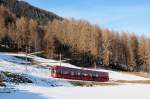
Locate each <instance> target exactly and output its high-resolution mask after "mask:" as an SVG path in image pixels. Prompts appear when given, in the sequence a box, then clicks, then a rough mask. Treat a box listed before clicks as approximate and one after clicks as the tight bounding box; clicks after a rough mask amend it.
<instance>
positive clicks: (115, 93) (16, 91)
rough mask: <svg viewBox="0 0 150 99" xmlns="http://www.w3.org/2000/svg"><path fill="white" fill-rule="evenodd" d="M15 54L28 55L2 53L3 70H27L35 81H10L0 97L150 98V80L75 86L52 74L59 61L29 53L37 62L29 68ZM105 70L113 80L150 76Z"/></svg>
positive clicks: (0, 61)
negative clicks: (27, 82) (51, 68)
mask: <svg viewBox="0 0 150 99" xmlns="http://www.w3.org/2000/svg"><path fill="white" fill-rule="evenodd" d="M16 56H19V57H25V55H24V54H13V53H0V71H9V72H12V73H20V74H24V75H26V76H27V77H28V78H30V79H32V81H33V83H32V84H17V85H16V84H13V83H7V85H8V87H7V89H4V88H2V87H0V99H27V98H28V99H132V98H135V99H141V98H142V99H150V94H149V91H150V84H121V85H109V86H100V85H99V86H98V85H97V86H93V87H81V86H74V85H72V84H71V83H69V82H68V81H66V80H59V79H53V78H51V77H50V72H49V69H50V66H52V65H59V61H55V60H48V59H43V58H40V57H37V56H28V57H29V58H31V59H32V60H34V61H36V63H38V64H33V65H28V66H27V71H25V70H26V65H25V64H24V63H25V60H24V59H22V58H18V57H16ZM62 65H63V66H68V67H74V68H76V66H73V65H71V64H69V63H62ZM100 70H102V69H100ZM104 71H107V72H109V74H110V75H109V76H110V82H113V81H117V80H127V81H135V80H142V81H143V80H149V79H148V78H143V77H139V76H135V75H131V74H125V73H120V72H115V71H111V70H104ZM2 92H8V93H2ZM9 92H10V93H9Z"/></svg>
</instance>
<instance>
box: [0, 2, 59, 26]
mask: <svg viewBox="0 0 150 99" xmlns="http://www.w3.org/2000/svg"><path fill="white" fill-rule="evenodd" d="M0 5H4V6H5V7H6V8H8V9H9V10H10V11H11V12H13V13H14V14H15V15H16V16H17V17H18V18H20V17H21V16H25V17H26V18H28V19H31V18H32V19H36V20H37V21H39V22H40V23H43V24H45V23H47V21H48V20H53V19H62V17H59V16H58V15H56V14H54V13H53V12H49V11H45V10H42V9H40V8H37V7H34V6H32V5H30V4H28V3H27V2H25V1H18V0H0Z"/></svg>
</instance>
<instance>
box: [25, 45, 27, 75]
mask: <svg viewBox="0 0 150 99" xmlns="http://www.w3.org/2000/svg"><path fill="white" fill-rule="evenodd" d="M27 50H28V48H27V46H26V66H25V72H26V73H27V71H28V63H27V62H28V59H27V53H28V51H27Z"/></svg>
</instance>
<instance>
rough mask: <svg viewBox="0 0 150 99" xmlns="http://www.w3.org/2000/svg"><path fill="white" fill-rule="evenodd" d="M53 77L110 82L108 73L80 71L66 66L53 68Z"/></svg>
mask: <svg viewBox="0 0 150 99" xmlns="http://www.w3.org/2000/svg"><path fill="white" fill-rule="evenodd" d="M51 76H52V77H53V78H64V79H73V80H85V81H97V82H106V81H108V80H109V75H108V72H103V71H94V70H89V69H78V68H70V67H64V66H52V68H51Z"/></svg>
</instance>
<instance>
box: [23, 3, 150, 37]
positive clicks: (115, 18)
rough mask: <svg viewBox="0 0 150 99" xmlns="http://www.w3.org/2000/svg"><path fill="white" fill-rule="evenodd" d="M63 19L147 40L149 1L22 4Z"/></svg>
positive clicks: (149, 17) (148, 31)
mask: <svg viewBox="0 0 150 99" xmlns="http://www.w3.org/2000/svg"><path fill="white" fill-rule="evenodd" d="M24 1H27V2H28V3H30V4H31V5H34V6H36V7H39V8H42V9H45V10H48V11H51V12H53V13H55V14H57V15H59V16H61V17H64V18H75V19H85V20H87V21H89V22H91V23H92V24H98V25H99V26H100V27H102V28H109V29H110V30H113V31H118V32H123V31H124V32H130V33H135V34H137V35H139V36H140V35H145V36H146V37H148V38H150V0H24Z"/></svg>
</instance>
